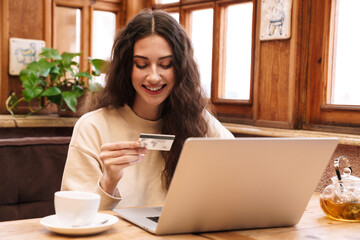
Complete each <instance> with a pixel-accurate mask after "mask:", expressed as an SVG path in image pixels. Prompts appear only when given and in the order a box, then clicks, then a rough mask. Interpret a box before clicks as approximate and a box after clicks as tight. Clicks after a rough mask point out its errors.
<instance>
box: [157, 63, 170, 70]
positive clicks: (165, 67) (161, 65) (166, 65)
mask: <svg viewBox="0 0 360 240" xmlns="http://www.w3.org/2000/svg"><path fill="white" fill-rule="evenodd" d="M159 66H160V67H162V68H164V69H168V68H171V67H172V63H171V62H170V63H168V64H159Z"/></svg>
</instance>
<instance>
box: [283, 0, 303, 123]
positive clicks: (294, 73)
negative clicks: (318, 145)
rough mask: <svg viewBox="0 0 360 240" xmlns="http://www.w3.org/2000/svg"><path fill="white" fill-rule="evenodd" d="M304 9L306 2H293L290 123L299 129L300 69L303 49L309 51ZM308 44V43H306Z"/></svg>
mask: <svg viewBox="0 0 360 240" xmlns="http://www.w3.org/2000/svg"><path fill="white" fill-rule="evenodd" d="M302 8H307V4H306V2H304V1H299V0H293V2H292V19H291V40H290V66H289V99H288V101H289V105H288V106H289V109H288V123H289V125H290V128H297V126H298V116H299V113H300V112H299V110H300V109H299V107H300V67H301V65H302V62H301V58H302V57H303V56H302V48H305V49H307V45H306V44H304V42H303V38H302V28H303V27H307V26H308V25H305V26H304V25H303V19H304V18H306V15H305V16H304V15H303V14H302ZM305 43H306V42H305Z"/></svg>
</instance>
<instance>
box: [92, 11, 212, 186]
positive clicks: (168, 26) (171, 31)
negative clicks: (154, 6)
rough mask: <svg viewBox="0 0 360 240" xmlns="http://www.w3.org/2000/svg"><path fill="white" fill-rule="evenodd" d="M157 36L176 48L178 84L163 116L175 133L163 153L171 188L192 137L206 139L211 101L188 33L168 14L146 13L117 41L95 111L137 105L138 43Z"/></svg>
mask: <svg viewBox="0 0 360 240" xmlns="http://www.w3.org/2000/svg"><path fill="white" fill-rule="evenodd" d="M153 34H157V35H159V36H162V37H164V38H165V39H166V40H167V42H168V43H169V45H170V46H171V49H172V55H173V66H174V75H175V85H174V88H173V90H172V92H171V93H170V95H169V96H168V98H167V99H166V100H165V103H164V107H163V110H162V113H161V118H162V120H163V126H162V133H163V134H174V135H175V136H176V137H175V141H174V143H173V146H172V149H171V151H169V152H163V153H162V154H163V157H164V160H165V168H164V170H163V172H162V183H163V186H164V188H165V189H168V187H169V185H170V182H171V179H172V176H173V174H174V171H175V167H176V164H177V161H178V158H179V155H180V152H181V149H182V146H183V144H184V141H185V140H186V139H187V138H189V137H203V136H205V135H206V132H207V129H208V126H207V122H206V120H205V119H204V109H205V108H206V107H207V100H206V98H205V97H204V93H203V90H202V88H201V83H200V73H199V69H198V65H197V63H196V62H195V59H194V55H193V53H194V51H193V47H192V43H191V41H190V39H189V37H188V36H187V34H186V32H185V30H184V29H183V28H182V27H181V26H180V25H179V23H178V22H177V21H176V20H175V19H174V18H173V17H172V16H170V15H169V14H168V13H166V12H164V11H160V10H154V11H152V10H148V9H147V10H143V11H142V12H140V13H139V14H138V15H136V16H135V17H134V18H133V19H132V20H131V21H130V22H129V23H128V24H127V26H126V27H125V28H124V29H122V30H120V31H119V32H118V34H117V36H116V38H115V41H114V45H113V49H112V55H111V61H110V62H111V63H110V67H109V70H108V73H107V77H106V85H105V87H104V89H103V90H102V91H101V92H100V95H99V98H98V101H97V103H98V104H97V106H96V107H95V108H101V107H106V108H118V107H122V106H124V104H128V105H129V106H130V107H132V106H133V103H134V99H135V95H136V91H135V89H134V87H133V86H132V83H131V72H132V68H133V50H134V44H135V42H136V41H137V40H139V39H141V38H144V37H146V36H149V35H153Z"/></svg>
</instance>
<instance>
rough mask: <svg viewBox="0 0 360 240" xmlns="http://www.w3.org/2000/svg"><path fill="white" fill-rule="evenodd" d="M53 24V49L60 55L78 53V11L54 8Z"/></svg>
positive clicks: (79, 18) (79, 19)
mask: <svg viewBox="0 0 360 240" xmlns="http://www.w3.org/2000/svg"><path fill="white" fill-rule="evenodd" d="M54 24H55V27H54V48H55V49H58V51H59V53H60V54H61V53H62V52H80V38H81V36H80V25H81V11H80V9H77V8H69V7H60V6H56V7H55V13H54Z"/></svg>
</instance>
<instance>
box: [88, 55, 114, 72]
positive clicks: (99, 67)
mask: <svg viewBox="0 0 360 240" xmlns="http://www.w3.org/2000/svg"><path fill="white" fill-rule="evenodd" d="M89 62H90V63H91V64H92V65H93V67H94V71H95V74H94V73H93V75H95V76H99V75H100V74H101V73H107V71H108V70H109V64H110V63H109V61H105V60H102V59H98V58H89Z"/></svg>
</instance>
